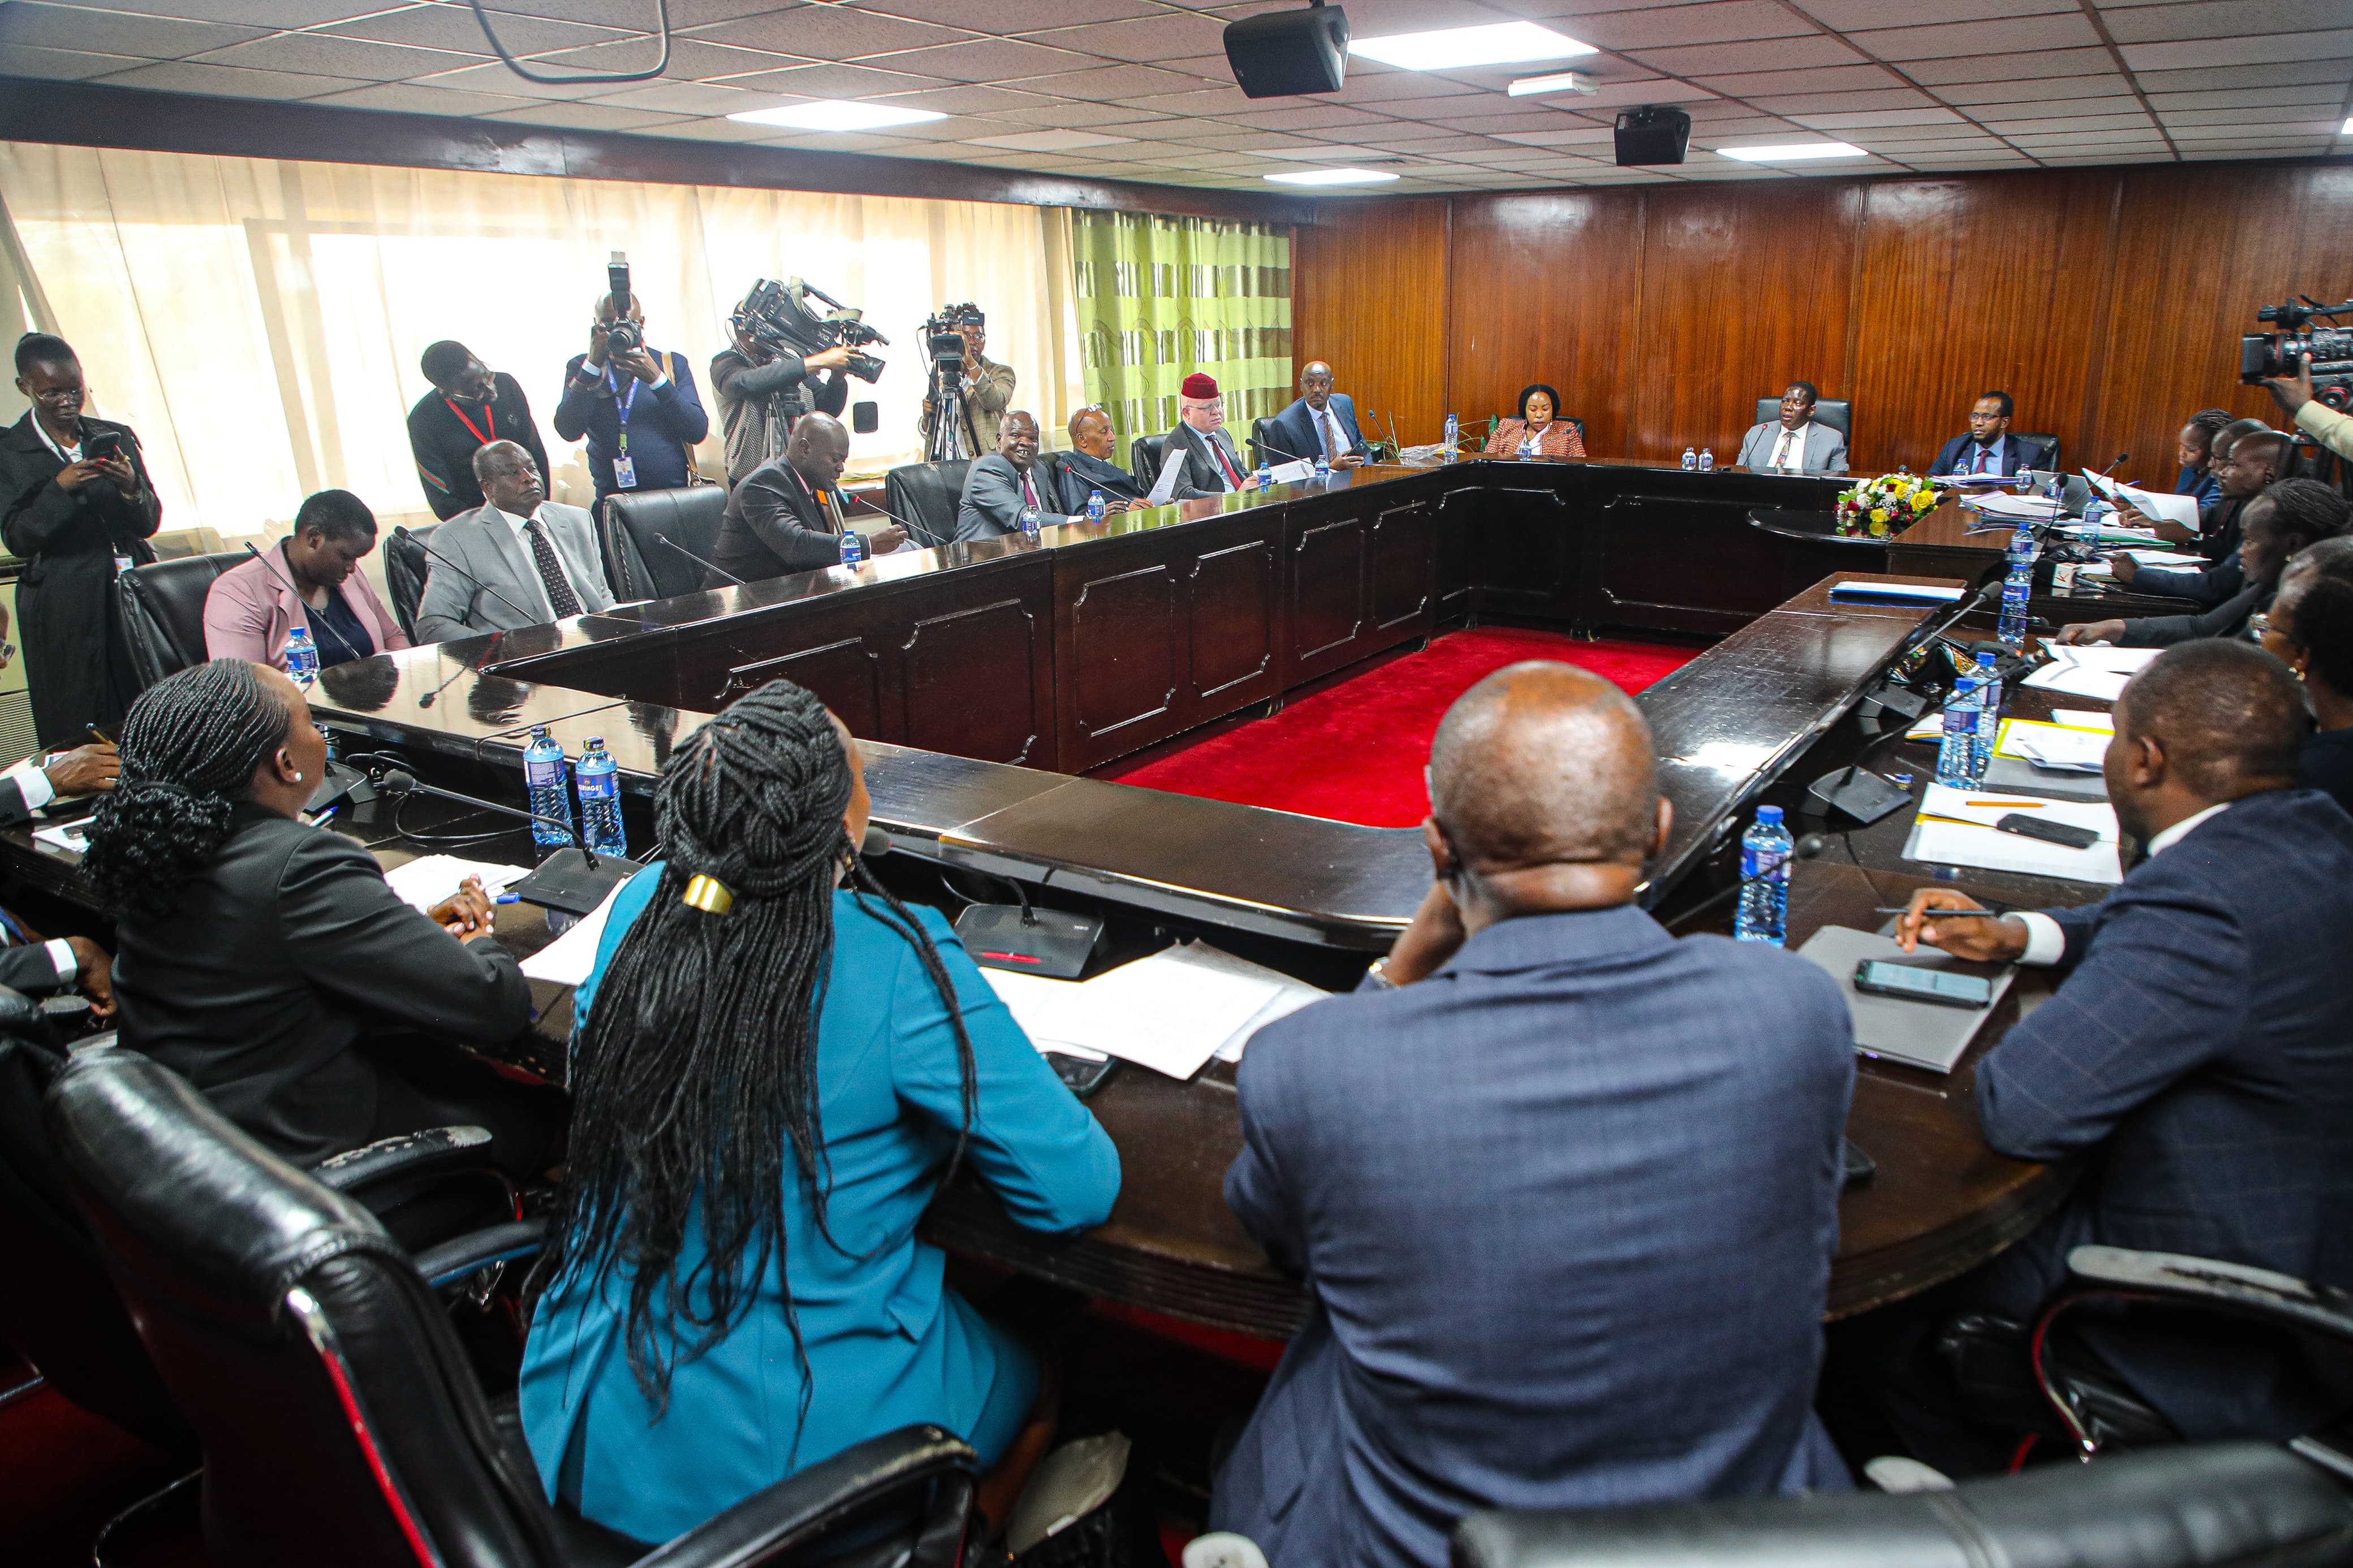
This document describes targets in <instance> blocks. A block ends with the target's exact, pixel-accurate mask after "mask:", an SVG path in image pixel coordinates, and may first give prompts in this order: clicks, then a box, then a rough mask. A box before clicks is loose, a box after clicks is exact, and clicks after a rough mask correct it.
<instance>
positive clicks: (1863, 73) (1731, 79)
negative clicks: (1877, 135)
mask: <svg viewBox="0 0 2353 1568" xmlns="http://www.w3.org/2000/svg"><path fill="white" fill-rule="evenodd" d="M1700 85H1701V86H1702V87H1705V88H1709V89H1714V90H1715V91H1716V92H1720V93H1722V94H1724V95H1725V97H1726V98H1746V99H1757V98H1767V97H1776V98H1786V97H1788V96H1789V95H1790V94H1792V93H1802V92H1859V91H1862V90H1863V89H1869V88H1900V87H1902V86H1904V85H1905V83H1904V79H1902V78H1901V77H1899V76H1897V75H1896V74H1895V73H1894V71H1891V70H1889V69H1888V68H1886V67H1885V66H1825V67H1822V68H1819V69H1815V70H1791V71H1757V72H1755V73H1754V74H1750V73H1746V72H1743V73H1741V74H1739V75H1725V76H1704V77H1702V78H1701V79H1700Z"/></svg>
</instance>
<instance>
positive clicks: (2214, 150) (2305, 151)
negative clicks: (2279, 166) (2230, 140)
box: [2181, 142, 2328, 163]
mask: <svg viewBox="0 0 2353 1568" xmlns="http://www.w3.org/2000/svg"><path fill="white" fill-rule="evenodd" d="M2327 150H2328V148H2327V145H2326V144H2325V143H2315V142H2279V143H2276V144H2274V145H2267V146H2261V147H2242V146H2238V145H2236V144H2232V145H2228V146H2221V145H2216V146H2210V145H2207V144H2205V143H2203V142H2200V143H2197V144H2195V145H2192V146H2188V147H2184V148H2183V149H2182V150H2181V156H2182V159H2183V161H2184V162H2187V163H2247V162H2250V161H2255V160H2261V159H2264V158H2309V157H2311V156H2313V155H2314V154H2316V153H2325V152H2327Z"/></svg>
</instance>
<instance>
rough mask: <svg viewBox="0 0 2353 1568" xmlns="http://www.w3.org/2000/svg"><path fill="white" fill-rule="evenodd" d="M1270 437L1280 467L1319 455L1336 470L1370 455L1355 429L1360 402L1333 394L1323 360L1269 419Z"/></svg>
mask: <svg viewBox="0 0 2353 1568" xmlns="http://www.w3.org/2000/svg"><path fill="white" fill-rule="evenodd" d="M1266 438H1267V441H1268V442H1269V443H1271V445H1272V446H1273V447H1276V448H1277V450H1273V451H1270V452H1268V453H1267V457H1268V458H1270V459H1271V461H1273V462H1277V463H1293V462H1306V463H1313V462H1314V460H1315V459H1316V458H1318V457H1321V458H1324V460H1325V461H1327V462H1329V463H1330V464H1331V465H1332V467H1334V468H1362V467H1363V466H1364V462H1365V458H1366V457H1367V456H1369V455H1370V454H1371V451H1372V448H1371V447H1367V446H1366V445H1365V433H1364V432H1363V431H1362V430H1360V429H1358V428H1357V427H1356V400H1355V399H1353V398H1351V397H1350V396H1349V395H1347V394H1346V393H1345V392H1335V391H1333V390H1332V367H1331V366H1330V365H1328V364H1325V363H1324V362H1323V361H1322V360H1310V361H1309V362H1308V363H1307V364H1306V366H1305V368H1303V369H1302V370H1301V371H1300V373H1299V396H1298V399H1297V400H1296V401H1294V402H1293V404H1292V405H1291V406H1289V407H1288V408H1285V409H1284V410H1283V411H1282V413H1280V414H1278V415H1276V416H1274V417H1273V418H1272V419H1270V420H1269V421H1267V437H1266ZM1155 477H1156V476H1155Z"/></svg>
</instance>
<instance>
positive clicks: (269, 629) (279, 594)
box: [205, 490, 408, 669]
mask: <svg viewBox="0 0 2353 1568" xmlns="http://www.w3.org/2000/svg"><path fill="white" fill-rule="evenodd" d="M374 549H375V513H374V512H372V511H370V510H368V509H367V503H366V502H365V501H364V500H360V498H359V497H357V496H355V495H353V494H352V492H351V491H349V490H321V491H320V492H319V493H318V494H317V495H314V496H311V497H310V498H308V499H307V500H304V501H303V502H302V504H301V507H300V508H298V509H297V510H296V511H295V513H294V529H293V531H292V532H290V533H289V534H288V535H287V536H286V537H285V538H284V539H281V540H280V541H279V542H277V543H276V544H273V545H271V546H270V547H269V549H268V550H266V551H263V552H260V553H259V556H258V557H257V558H256V559H254V560H251V561H248V562H246V563H244V564H243V565H240V566H232V567H230V568H229V569H228V570H227V571H226V572H224V573H222V574H220V575H219V576H217V577H216V578H214V579H213V585H212V587H211V588H210V589H209V590H208V591H206V595H205V657H206V658H244V659H251V660H252V661H253V662H254V663H256V664H267V665H274V666H276V667H277V668H280V669H283V668H286V639H287V638H289V637H291V636H293V635H294V628H295V627H297V626H301V627H302V628H303V629H304V630H306V631H308V632H309V633H310V634H311V644H312V646H314V647H317V648H318V650H319V668H322V669H325V668H329V667H330V666H332V665H338V664H348V663H350V662H351V661H352V660H353V659H355V658H369V657H370V656H372V655H375V654H379V653H388V652H390V651H391V650H393V649H394V648H402V647H407V646H408V634H407V633H406V632H404V631H402V630H401V629H400V623H399V622H398V621H397V620H396V619H394V618H393V614H392V612H391V611H390V610H389V609H386V608H385V603H384V601H383V600H381V599H379V598H377V597H376V596H375V588H373V587H371V586H370V585H369V584H368V580H367V574H366V573H364V572H362V571H361V570H360V569H359V564H360V563H361V562H362V561H364V560H365V559H366V558H367V553H368V552H369V551H371V550H374Z"/></svg>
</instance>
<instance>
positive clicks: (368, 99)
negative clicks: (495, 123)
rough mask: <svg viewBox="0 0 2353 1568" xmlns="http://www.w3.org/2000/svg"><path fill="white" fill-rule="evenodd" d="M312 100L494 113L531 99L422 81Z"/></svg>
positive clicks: (376, 85)
mask: <svg viewBox="0 0 2353 1568" xmlns="http://www.w3.org/2000/svg"><path fill="white" fill-rule="evenodd" d="M311 102H312V103H325V104H332V105H333V106H334V107H336V108H338V109H378V110H393V111H395V112H396V113H400V114H460V115H465V114H493V113H496V112H497V111H498V110H501V109H521V108H523V107H524V106H526V105H528V104H529V103H531V102H532V100H530V99H528V98H522V97H517V96H513V95H511V94H507V93H497V92H459V91H455V90H453V89H449V88H446V87H433V86H429V85H427V84H426V83H422V82H413V81H387V82H375V83H371V84H369V85H368V86H366V87H355V88H353V89H351V90H350V91H349V92H331V93H329V94H327V96H326V97H324V98H314V99H312V100H311Z"/></svg>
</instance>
